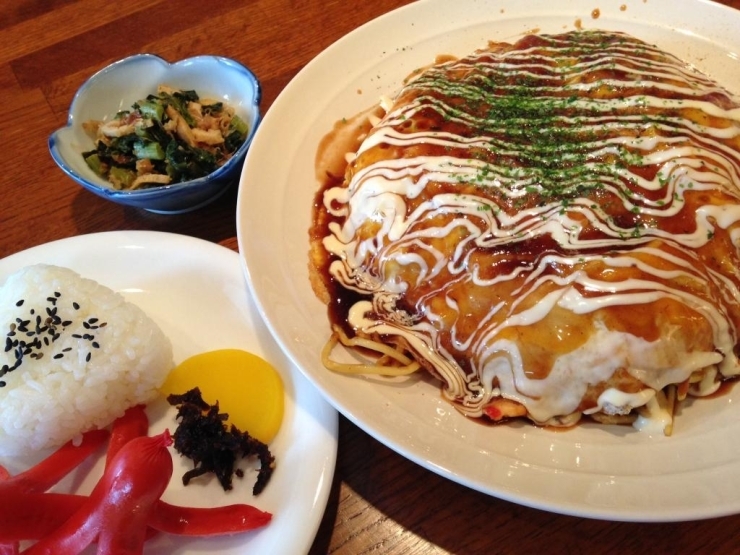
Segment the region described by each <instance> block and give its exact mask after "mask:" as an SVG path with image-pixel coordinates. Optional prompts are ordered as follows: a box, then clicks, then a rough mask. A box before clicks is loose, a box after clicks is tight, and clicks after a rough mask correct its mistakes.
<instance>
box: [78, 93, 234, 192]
mask: <svg viewBox="0 0 740 555" xmlns="http://www.w3.org/2000/svg"><path fill="white" fill-rule="evenodd" d="M83 127H84V129H85V131H86V132H87V133H88V134H89V135H90V136H91V137H92V138H93V140H94V141H95V148H94V149H93V150H90V151H86V152H83V153H82V156H83V158H84V159H85V161H86V162H87V165H88V166H89V167H90V169H92V170H93V171H94V172H95V173H96V174H98V175H99V176H101V177H103V178H104V179H106V180H108V181H109V182H110V183H111V184H112V186H113V187H114V188H115V189H119V190H123V189H131V190H133V189H141V188H148V187H157V186H162V185H167V184H170V183H181V182H184V181H190V180H193V179H198V178H200V177H204V176H206V175H208V174H210V173H213V172H214V171H216V170H217V169H218V168H219V167H221V166H222V165H223V164H224V163H226V161H227V160H229V159H230V158H231V157H232V156H233V154H234V153H235V152H236V151H237V150H238V149H239V147H240V146H241V145H242V144H243V143H244V141H245V140H246V137H247V134H248V132H249V126H248V124H247V123H246V122H245V121H244V120H243V119H242V118H240V117H239V116H238V115H237V114H236V113H235V112H234V109H233V108H232V107H230V106H228V105H227V104H225V103H223V102H221V101H215V100H207V99H200V97H199V96H198V94H197V93H196V92H195V91H194V90H179V89H174V88H172V87H168V86H167V85H160V86H159V87H158V88H157V94H154V95H148V96H147V97H146V98H145V99H143V100H140V101H138V102H135V103H134V104H133V105H132V107H131V109H130V110H122V111H120V112H118V113H117V114H116V115H115V117H114V118H113V119H112V120H110V121H98V120H91V121H88V122H85V123H83Z"/></svg>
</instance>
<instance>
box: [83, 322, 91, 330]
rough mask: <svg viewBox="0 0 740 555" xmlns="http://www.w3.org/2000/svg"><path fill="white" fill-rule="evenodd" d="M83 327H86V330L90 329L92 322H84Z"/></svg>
mask: <svg viewBox="0 0 740 555" xmlns="http://www.w3.org/2000/svg"><path fill="white" fill-rule="evenodd" d="M82 327H83V328H85V329H86V330H89V329H90V324H88V323H87V322H82Z"/></svg>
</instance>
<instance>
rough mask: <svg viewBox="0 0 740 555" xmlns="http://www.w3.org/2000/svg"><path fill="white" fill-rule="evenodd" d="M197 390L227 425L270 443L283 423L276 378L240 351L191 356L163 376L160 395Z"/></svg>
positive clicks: (266, 365) (255, 358)
mask: <svg viewBox="0 0 740 555" xmlns="http://www.w3.org/2000/svg"><path fill="white" fill-rule="evenodd" d="M194 387H198V388H199V389H200V392H201V395H202V396H203V400H204V401H205V402H206V403H209V404H211V405H213V404H215V403H216V402H218V405H219V411H220V412H222V413H227V414H228V415H229V418H228V420H227V422H228V423H230V424H234V425H235V426H236V427H237V428H239V430H241V431H243V432H248V433H249V435H251V436H252V437H254V438H256V439H258V440H260V441H261V442H263V443H270V442H271V441H272V439H273V438H274V437H275V435H276V434H277V433H278V430H279V429H280V424H281V423H282V420H283V409H284V390H283V382H282V379H281V378H280V374H279V373H278V372H277V370H275V368H274V367H273V366H272V365H271V364H270V363H269V362H267V361H266V360H264V359H263V358H261V357H259V356H257V355H255V354H253V353H249V352H247V351H243V350H241V349H220V350H216V351H208V352H205V353H200V354H197V355H194V356H192V357H190V358H188V359H186V360H184V361H183V362H181V363H180V364H178V365H177V366H176V367H175V368H174V370H172V372H170V374H169V375H168V376H167V379H166V380H165V382H164V384H163V385H162V387H161V388H160V389H161V391H162V393H164V394H165V395H170V394H172V393H175V394H178V395H180V394H182V393H185V392H186V391H189V390H191V389H193V388H194Z"/></svg>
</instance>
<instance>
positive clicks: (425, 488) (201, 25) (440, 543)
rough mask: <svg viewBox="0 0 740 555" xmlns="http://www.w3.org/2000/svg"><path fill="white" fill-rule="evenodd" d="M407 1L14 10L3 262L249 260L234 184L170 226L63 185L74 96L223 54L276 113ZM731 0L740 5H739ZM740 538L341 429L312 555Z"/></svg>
mask: <svg viewBox="0 0 740 555" xmlns="http://www.w3.org/2000/svg"><path fill="white" fill-rule="evenodd" d="M600 1H601V2H603V1H605V0H599V1H595V2H594V8H597V7H598V6H599V2H600ZM609 1H612V0H609ZM642 1H650V0H642ZM406 3H408V0H373V1H370V2H348V1H346V0H322V1H318V0H317V1H313V2H312V1H310V0H309V1H304V2H301V1H293V0H290V1H287V0H286V1H279V0H221V1H219V2H203V1H195V0H182V1H177V0H168V1H161V0H129V1H127V2H125V3H124V2H121V3H119V2H105V1H103V0H47V1H46V2H38V1H32V0H9V1H5V2H3V3H2V7H0V106H1V109H0V190H1V191H2V194H3V197H2V201H1V202H0V222H1V225H2V227H1V228H0V229H1V231H2V232H1V233H0V256H1V257H4V256H7V255H9V254H12V253H14V252H17V251H20V250H23V249H26V248H28V247H31V246H34V245H39V244H42V243H45V242H48V241H52V240H55V239H61V238H64V237H71V236H75V235H80V234H85V233H93V232H99V231H108V230H127V229H145V230H158V231H169V232H175V233H182V234H186V235H191V236H195V237H199V238H203V239H206V240H209V241H213V242H216V243H219V244H221V245H224V246H226V247H229V248H232V249H237V239H236V227H235V217H234V206H235V200H236V192H237V191H236V187H233V188H232V189H231V190H230V192H229V193H228V194H227V195H225V196H224V197H222V198H221V199H219V200H218V201H217V202H216V203H215V204H212V205H210V206H208V207H206V208H204V209H201V210H198V211H196V212H192V213H190V214H186V215H179V216H162V215H155V214H151V213H148V212H144V211H140V210H136V209H132V208H124V207H121V206H119V205H116V204H113V203H110V202H107V201H104V200H102V199H100V198H98V197H96V196H94V195H92V194H90V193H88V192H86V191H84V190H83V189H81V188H80V187H79V186H78V185H76V184H75V183H74V182H72V180H71V179H69V178H68V177H66V176H65V175H64V174H63V173H62V171H61V170H60V169H59V168H58V167H57V166H56V165H55V164H54V162H53V161H52V159H51V157H50V156H49V153H48V150H47V138H48V136H49V134H50V133H51V132H52V131H54V130H55V129H56V128H58V127H60V126H62V125H64V123H65V121H66V117H67V109H68V107H69V104H70V101H71V100H72V96H73V95H74V92H75V90H76V89H77V88H78V87H79V85H80V84H81V83H82V82H83V81H84V80H85V79H86V78H87V77H88V76H89V75H90V74H92V73H93V72H94V71H96V70H98V69H100V68H102V67H103V66H105V65H106V64H108V63H109V62H111V61H113V60H115V59H118V58H121V57H124V56H126V55H130V54H134V53H138V52H144V51H147V52H153V53H157V54H159V55H161V56H163V57H164V58H166V59H169V60H178V59H181V58H185V57H188V56H192V55H196V54H203V53H212V54H220V55H224V56H228V57H232V58H235V59H237V60H240V61H241V62H243V63H245V64H246V65H248V66H250V67H251V68H252V69H253V70H254V71H255V72H256V74H257V75H258V76H259V77H260V79H261V81H262V85H263V103H262V110H263V112H265V111H267V110H268V109H269V108H270V105H271V104H272V102H273V101H274V100H275V98H276V96H277V95H278V94H279V93H280V91H281V90H282V89H283V87H284V86H285V85H286V84H287V83H288V82H289V81H290V80H291V78H292V77H293V76H294V75H295V74H296V73H297V72H298V71H299V70H300V69H301V68H302V67H303V66H304V65H305V64H306V63H307V62H308V61H309V60H311V59H312V58H313V57H314V56H316V55H317V54H319V53H320V52H321V51H322V50H323V49H324V48H326V47H327V46H329V45H330V44H331V43H332V42H334V41H335V40H337V39H339V38H340V37H342V36H343V35H345V34H346V33H348V32H350V31H352V30H353V29H354V28H356V27H357V26H359V25H361V24H363V23H365V22H367V21H369V20H371V19H373V18H375V17H377V16H379V15H381V14H383V13H386V12H388V11H390V10H392V9H394V8H397V7H399V6H401V5H403V4H406ZM722 3H725V4H728V5H731V6H732V7H734V8H740V0H722ZM124 6H125V10H124ZM738 32H740V30H738ZM728 63H731V62H729V61H728ZM739 71H740V66H739ZM0 502H1V501H0ZM736 527H737V528H736ZM738 529H740V516H734V517H726V518H720V519H714V520H706V521H699V522H690V523H673V524H630V523H617V522H603V521H597V520H589V519H582V518H574V517H567V516H560V515H556V514H550V513H546V512H542V511H538V510H534V509H530V508H526V507H522V506H518V505H514V504H512V503H508V502H505V501H501V500H498V499H496V498H492V497H488V496H486V495H483V494H480V493H477V492H475V491H472V490H469V489H467V488H465V487H463V486H460V485H458V484H456V483H453V482H451V481H449V480H446V479H444V478H441V477H439V476H437V475H436V474H434V473H432V472H429V471H427V470H425V469H423V468H421V467H420V466H417V465H415V464H413V463H411V462H409V461H408V460H406V459H405V458H403V457H401V456H400V455H398V454H396V453H395V452H393V451H391V450H390V449H388V448H387V447H385V446H384V445H382V444H380V443H379V442H377V441H376V440H374V439H372V438H371V437H370V436H368V435H367V434H366V433H364V432H363V431H361V430H360V429H359V428H357V427H356V426H355V425H353V424H352V423H350V422H349V421H348V420H346V419H344V418H340V429H339V457H338V461H337V467H336V474H335V479H334V483H333V486H332V490H331V495H330V499H329V504H328V507H327V509H326V513H325V516H324V519H323V521H322V523H321V527H320V529H319V532H318V535H317V537H316V540H315V542H314V545H313V547H312V548H311V551H310V553H311V554H313V555H318V554H324V553H342V554H350V555H360V554H363V553H368V554H369V553H388V554H398V555H400V554H404V555H411V554H417V553H418V554H429V553H435V554H436V553H455V554H476V553H483V554H492V553H497V554H513V553H556V552H557V553H559V552H567V553H570V554H578V553H620V554H622V553H641V554H644V553H730V552H736V553H737V552H740V539H738V532H737V530H738ZM262 555H267V554H262Z"/></svg>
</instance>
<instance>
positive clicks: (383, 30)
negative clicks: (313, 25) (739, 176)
mask: <svg viewBox="0 0 740 555" xmlns="http://www.w3.org/2000/svg"><path fill="white" fill-rule="evenodd" d="M595 9H598V13H597V12H595ZM577 26H582V27H583V28H597V27H598V28H604V29H609V30H620V31H626V32H628V33H631V34H633V35H635V36H637V37H639V38H642V39H643V40H646V41H649V42H653V43H656V44H658V45H659V46H661V47H663V48H664V49H666V50H668V51H670V52H672V53H674V54H676V55H678V56H679V57H681V58H683V59H685V60H686V61H689V62H690V63H692V64H694V65H695V66H696V67H698V68H700V69H701V70H702V71H705V72H706V73H708V74H709V75H711V76H713V77H714V78H716V79H717V80H719V81H720V82H721V83H723V84H724V85H726V86H728V87H730V88H734V89H735V90H736V91H738V92H740V64H739V63H738V56H737V54H738V52H740V33H738V31H737V30H738V29H740V12H737V11H734V10H731V9H729V8H726V7H724V6H720V5H715V4H713V3H711V2H701V1H695V0H601V1H599V2H594V1H593V0H570V1H568V2H556V1H555V2H554V1H552V0H528V1H522V0H477V1H461V2H450V1H448V0H430V1H420V2H415V3H413V4H410V5H408V6H406V7H404V8H402V9H399V10H397V11H395V12H392V13H390V14H387V15H385V16H383V17H381V18H379V19H377V20H375V21H372V22H370V23H369V24H367V25H365V26H363V27H361V28H359V29H357V30H355V31H354V32H352V33H351V34H349V35H348V36H346V37H344V38H343V39H342V40H340V41H338V42H337V43H335V44H334V45H333V46H331V47H330V48H328V49H327V50H326V51H324V52H323V53H322V54H321V55H319V56H318V57H317V58H316V59H315V60H313V61H312V62H311V63H310V64H309V65H308V66H306V67H305V68H304V69H303V70H302V71H301V72H300V73H299V74H298V75H297V76H296V77H295V79H294V80H293V81H292V82H291V83H290V84H289V85H288V86H287V87H286V89H285V90H284V91H283V93H282V94H281V95H280V96H279V98H278V99H277V100H276V101H275V103H274V105H273V106H272V108H271V109H270V110H269V112H268V113H267V115H266V117H265V119H264V121H263V124H262V126H261V129H260V131H259V132H258V134H257V136H256V138H255V140H254V142H253V143H252V146H251V148H250V151H249V154H248V156H247V160H246V163H245V168H244V170H243V173H242V179H241V183H240V190H239V199H238V207H237V225H238V237H239V244H240V250H241V252H242V255H243V257H244V260H245V262H246V268H247V274H248V281H249V283H250V287H251V289H252V291H253V292H254V296H255V299H256V301H257V303H258V305H259V308H260V310H261V312H262V314H263V316H264V317H265V319H266V322H267V323H268V326H269V328H270V329H271V330H272V332H273V333H274V335H275V336H276V338H277V339H278V341H279V342H280V343H281V345H282V346H283V348H284V349H285V350H286V352H287V353H288V354H289V356H290V357H291V358H292V359H293V360H294V361H295V363H296V364H297V365H298V366H299V367H300V368H301V370H303V372H304V373H305V374H306V375H307V376H308V377H309V378H310V379H311V380H312V381H313V382H314V383H315V384H316V385H317V386H318V388H319V389H320V390H321V391H322V392H323V393H324V394H325V395H326V397H327V398H328V399H329V400H330V401H331V402H332V403H333V404H334V406H336V407H337V408H338V409H339V410H340V411H341V412H342V413H344V414H345V415H346V416H347V417H348V418H350V419H351V420H352V421H354V422H355V423H357V424H358V425H359V426H360V427H362V428H363V429H365V430H366V431H367V432H368V433H370V434H371V435H373V436H374V437H376V438H377V439H379V440H380V441H382V442H383V443H385V444H386V445H388V446H390V447H391V448H393V449H395V450H396V451H398V452H399V453H401V454H402V455H405V456H406V457H408V458H410V459H411V460H413V461H416V462H417V463H419V464H421V465H423V466H425V467H426V468H429V469H431V470H433V471H435V472H438V473H439V474H441V475H443V476H447V477H449V478H451V479H452V480H456V481H457V482H459V483H462V484H465V485H467V486H470V487H471V488H475V489H477V490H480V491H482V492H486V493H488V494H491V495H495V496H498V497H501V498H504V499H508V500H511V501H515V502H518V503H522V504H525V505H529V506H533V507H539V508H543V509H547V510H551V511H555V512H561V513H566V514H573V515H581V516H589V517H596V518H608V519H615V520H632V521H659V520H664V521H669V520H686V519H698V518H706V517H711V516H718V515H724V514H728V513H734V512H737V511H739V510H740V406H738V402H740V390H738V389H737V388H735V391H734V392H732V393H730V394H728V395H726V396H723V397H720V398H716V399H713V400H704V401H700V402H697V403H695V404H693V405H691V406H689V407H687V408H685V409H684V410H683V411H682V414H680V415H679V417H678V420H677V422H676V427H675V433H674V436H673V437H671V438H664V437H650V436H648V435H646V434H644V433H642V434H641V433H637V432H633V431H632V430H631V429H624V428H607V427H594V426H588V425H584V426H580V427H578V428H577V429H574V430H571V431H567V432H562V433H555V432H552V431H548V430H543V429H537V428H534V427H531V426H524V425H511V426H499V427H493V428H491V427H484V426H481V425H479V424H476V423H473V422H470V421H468V420H466V419H464V418H463V417H462V416H460V415H459V414H458V413H457V412H456V411H455V410H454V409H452V408H451V407H450V406H448V405H447V404H446V403H445V402H444V401H443V400H441V399H440V396H439V394H438V391H437V388H436V387H435V386H434V385H432V384H430V383H428V382H427V381H426V380H424V381H422V380H418V381H400V382H391V381H386V382H384V381H383V380H378V379H367V378H351V377H345V376H339V375H335V374H332V373H331V372H329V371H327V370H325V369H324V368H323V367H322V365H321V363H320V360H319V352H320V349H321V347H322V346H323V344H324V342H325V340H326V339H327V337H328V334H329V329H328V324H327V323H325V322H327V318H326V310H325V308H324V307H323V306H322V305H321V303H319V302H318V301H317V300H316V299H315V298H314V295H313V294H312V292H311V289H310V286H309V282H308V272H307V250H308V234H307V229H308V227H309V223H310V214H311V206H312V202H313V200H314V193H315V190H316V188H317V183H316V181H315V179H314V156H315V152H316V146H317V144H318V142H319V140H320V138H321V137H322V136H323V134H324V133H326V132H327V131H328V130H329V129H330V128H331V126H332V125H333V123H334V122H335V121H337V120H339V119H341V118H343V117H348V116H351V115H353V114H355V113H357V112H359V111H361V110H362V109H365V108H367V107H368V106H370V105H372V104H373V103H374V102H375V101H376V99H377V98H378V97H379V96H380V95H382V94H391V93H392V92H393V91H395V90H396V89H397V88H398V87H399V85H400V83H401V80H402V79H403V78H404V77H405V76H406V75H407V74H408V73H409V72H411V71H412V70H413V69H415V68H418V67H420V66H422V65H425V64H428V63H429V62H431V61H433V59H434V57H435V55H437V54H454V55H464V54H467V53H469V52H470V51H472V50H473V49H475V48H478V47H481V46H484V45H485V44H486V41H488V40H491V39H493V40H514V39H517V38H518V37H520V36H521V35H522V34H523V33H525V32H528V31H541V32H563V31H566V30H572V29H574V28H575V27H577Z"/></svg>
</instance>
